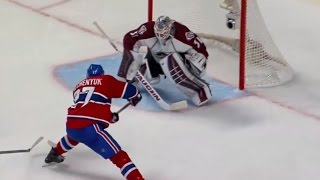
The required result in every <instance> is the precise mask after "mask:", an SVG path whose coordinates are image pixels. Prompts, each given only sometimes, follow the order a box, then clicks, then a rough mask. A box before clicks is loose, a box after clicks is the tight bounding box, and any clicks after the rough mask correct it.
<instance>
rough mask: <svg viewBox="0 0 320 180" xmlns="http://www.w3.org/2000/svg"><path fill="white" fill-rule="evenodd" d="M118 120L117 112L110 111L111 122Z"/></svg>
mask: <svg viewBox="0 0 320 180" xmlns="http://www.w3.org/2000/svg"><path fill="white" fill-rule="evenodd" d="M118 121H119V114H118V113H115V112H114V113H112V120H111V123H116V122H118Z"/></svg>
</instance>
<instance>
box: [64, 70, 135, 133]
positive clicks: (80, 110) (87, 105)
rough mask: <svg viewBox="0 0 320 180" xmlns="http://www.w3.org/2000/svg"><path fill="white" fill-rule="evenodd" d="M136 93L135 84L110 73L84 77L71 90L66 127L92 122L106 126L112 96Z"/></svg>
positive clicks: (85, 124) (109, 117)
mask: <svg viewBox="0 0 320 180" xmlns="http://www.w3.org/2000/svg"><path fill="white" fill-rule="evenodd" d="M137 94H138V90H137V88H136V87H135V86H133V85H132V84H129V83H126V82H122V81H119V80H117V79H116V78H114V77H113V76H110V75H102V76H94V77H90V78H86V79H84V80H82V81H81V82H79V83H78V84H77V85H76V86H75V89H74V91H73V98H74V99H73V102H74V104H73V105H72V106H71V107H70V108H69V109H68V115H67V128H83V127H86V126H88V125H91V124H94V123H99V124H103V125H104V126H105V127H108V126H109V123H110V122H111V120H112V112H111V110H110V107H111V100H112V98H123V99H129V98H132V97H134V96H135V95H137Z"/></svg>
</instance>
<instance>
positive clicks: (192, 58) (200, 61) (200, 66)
mask: <svg viewBox="0 0 320 180" xmlns="http://www.w3.org/2000/svg"><path fill="white" fill-rule="evenodd" d="M185 57H186V59H187V60H188V61H189V62H190V65H191V70H192V72H194V73H195V74H196V75H199V76H200V77H201V76H202V75H203V73H204V72H205V69H206V66H207V58H206V57H205V56H204V55H203V54H200V53H193V54H186V55H185Z"/></svg>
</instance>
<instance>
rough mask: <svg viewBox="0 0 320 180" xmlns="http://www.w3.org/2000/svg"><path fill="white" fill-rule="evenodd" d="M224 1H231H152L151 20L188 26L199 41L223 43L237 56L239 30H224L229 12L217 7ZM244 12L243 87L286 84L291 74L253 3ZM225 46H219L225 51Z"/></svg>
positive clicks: (228, 1)
mask: <svg viewBox="0 0 320 180" xmlns="http://www.w3.org/2000/svg"><path fill="white" fill-rule="evenodd" d="M240 1H241V0H235V1H234V2H235V3H237V5H238V7H235V6H234V7H233V10H235V11H236V9H237V8H238V9H239V7H241V6H240V5H241V2H240ZM225 2H227V3H231V2H233V0H225V1H224V0H183V1H182V0H180V1H173V0H155V1H153V7H154V8H153V17H154V18H156V17H158V16H160V15H167V16H170V17H171V18H172V19H175V20H177V21H179V22H181V23H183V24H185V25H187V26H188V27H189V29H191V30H192V31H194V32H196V33H198V34H200V35H201V37H202V38H208V39H212V40H216V41H219V42H222V44H224V45H227V46H229V49H231V50H233V51H235V52H237V53H238V52H239V39H240V31H239V29H235V30H233V29H229V28H227V26H226V19H227V18H226V14H228V13H229V12H230V11H229V10H226V9H224V8H221V7H220V4H221V3H225ZM246 9H247V17H246V21H247V23H246V24H247V26H246V27H247V28H246V46H245V73H244V74H245V77H244V79H245V85H246V87H269V86H275V85H280V84H283V83H285V82H287V81H289V80H290V79H292V76H293V71H292V69H291V67H290V66H289V64H288V63H287V62H286V61H285V60H284V58H283V56H282V55H281V53H280V52H279V50H278V48H277V46H276V45H275V43H274V42H273V40H272V38H271V36H270V34H269V32H268V29H267V27H266V25H265V22H264V20H263V18H262V15H261V13H260V10H259V7H258V4H257V2H256V0H248V2H247V8H246ZM238 11H239V10H238ZM238 13H239V14H240V12H238ZM219 38H220V39H219ZM224 45H221V47H222V48H225V46H224Z"/></svg>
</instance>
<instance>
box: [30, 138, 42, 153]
mask: <svg viewBox="0 0 320 180" xmlns="http://www.w3.org/2000/svg"><path fill="white" fill-rule="evenodd" d="M42 140H43V136H41V137H39V138H38V139H37V140H36V141H35V142H34V143H33V144H32V146H31V147H30V151H31V149H33V148H34V147H35V146H36V145H37V144H39V143H40V142H41V141H42Z"/></svg>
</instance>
